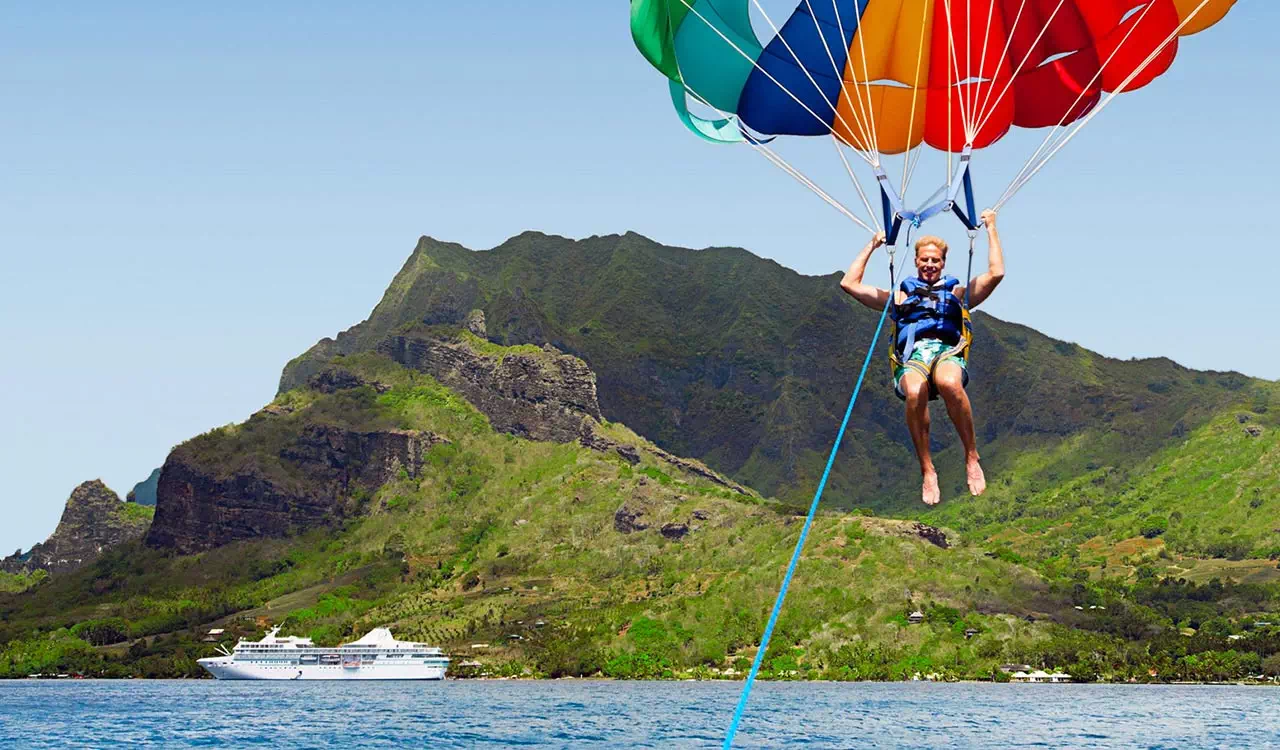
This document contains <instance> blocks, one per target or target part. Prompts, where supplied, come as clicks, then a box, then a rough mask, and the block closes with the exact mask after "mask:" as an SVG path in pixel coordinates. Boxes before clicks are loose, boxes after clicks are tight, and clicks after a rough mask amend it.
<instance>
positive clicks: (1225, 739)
mask: <svg viewBox="0 0 1280 750" xmlns="http://www.w3.org/2000/svg"><path fill="white" fill-rule="evenodd" d="M740 687H741V684H740V683H727V682H726V683H720V682H660V683H638V682H607V681H593V680H565V681H554V682H526V681H492V682H489V681H447V682H436V683H426V682H214V681H212V680H199V681H181V680H175V681H164V680H161V681H141V680H134V681H105V680H104V681H91V680H76V681H6V682H0V743H2V744H3V746H4V747H32V748H83V747H93V748H110V747H125V746H128V747H134V746H153V747H165V748H170V747H172V748H187V747H210V746H217V747H257V746H266V747H272V748H327V749H331V750H337V749H338V748H343V749H345V748H373V747H422V746H428V745H429V746H430V747H432V748H472V747H482V748H483V747H488V748H493V747H535V748H561V747H573V748H580V747H610V748H626V747H644V748H681V747H690V748H711V747H718V746H719V743H720V742H721V740H722V738H723V733H724V729H725V726H726V724H727V722H728V719H729V717H730V715H731V713H732V709H733V705H734V702H735V701H736V699H737V696H738V690H739V689H740ZM1277 709H1280V691H1277V690H1275V689H1273V688H1264V687H1227V686H1203V687H1200V686H1127V685H1126V686H1122V685H992V684H931V683H924V684H921V683H890V684H883V683H762V684H759V685H757V687H756V689H755V691H754V692H753V694H752V703H751V706H750V707H749V708H748V711H747V715H746V718H745V719H744V720H743V724H742V729H741V731H740V733H739V735H738V738H739V742H738V743H737V746H740V747H744V748H746V747H755V748H762V747H769V748H773V747H800V746H803V747H814V748H853V747H857V748H864V747H869V748H876V747H885V748H890V747H911V748H923V747H929V748H933V747H957V748H970V747H972V748H987V747H1072V748H1095V747H1105V748H1179V749H1180V750H1189V749H1192V748H1267V747H1277V748H1280V710H1277Z"/></svg>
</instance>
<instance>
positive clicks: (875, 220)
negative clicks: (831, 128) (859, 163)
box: [831, 135, 884, 229]
mask: <svg viewBox="0 0 1280 750" xmlns="http://www.w3.org/2000/svg"><path fill="white" fill-rule="evenodd" d="M831 142H832V143H833V144H835V147H836V154H838V155H839V156H840V163H841V164H844V171H846V172H848V173H849V180H850V181H852V182H853V187H854V189H856V190H857V191H858V197H859V198H861V199H862V205H864V206H866V208H867V215H868V216H870V217H871V223H873V224H875V225H876V228H877V229H884V227H882V226H880V217H879V216H877V215H876V210H875V209H874V208H872V207H871V201H869V200H867V194H866V191H864V190H863V189H862V181H861V180H859V179H858V175H857V174H856V173H855V172H854V171H853V167H852V166H850V165H849V160H848V159H846V158H844V149H843V148H842V147H841V145H840V139H839V138H836V137H835V136H834V135H833V136H831Z"/></svg>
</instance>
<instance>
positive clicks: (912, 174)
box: [902, 145, 950, 195]
mask: <svg viewBox="0 0 1280 750" xmlns="http://www.w3.org/2000/svg"><path fill="white" fill-rule="evenodd" d="M914 150H915V152H916V155H915V157H914V158H913V159H912V160H911V169H910V170H908V171H907V178H906V180H904V182H903V185H902V194H903V195H906V194H907V186H908V185H910V184H911V180H912V179H913V178H914V177H915V176H916V167H918V166H920V156H921V155H922V154H923V153H924V146H923V145H920V146H916V147H915V149H914ZM908 156H910V154H908ZM948 187H950V180H948Z"/></svg>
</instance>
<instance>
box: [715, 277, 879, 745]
mask: <svg viewBox="0 0 1280 750" xmlns="http://www.w3.org/2000/svg"><path fill="white" fill-rule="evenodd" d="M890 275H891V276H892V272H890ZM891 287H892V285H891ZM892 304H893V289H892V288H890V289H889V299H887V300H885V303H884V310H883V311H881V313H880V322H879V323H877V324H876V335H875V336H874V337H873V338H872V339H871V345H870V346H868V347H867V357H866V359H864V360H863V361H862V371H861V372H859V373H858V382H857V384H856V385H854V387H853V395H852V396H850V397H849V406H848V408H846V409H845V410H844V420H842V421H841V422H840V432H839V433H837V434H836V442H835V444H834V445H832V446H831V456H830V457H828V458H827V468H826V469H824V470H823V472H822V481H820V482H818V491H817V492H815V493H814V494H813V504H812V505H810V506H809V515H808V516H806V517H805V519H804V527H803V528H801V529H800V539H799V541H797V542H796V549H795V552H792V553H791V564H790V565H788V566H787V574H786V576H784V577H783V579H782V589H781V590H780V591H778V599H777V600H776V601H775V602H774V603H773V611H772V612H770V613H769V624H767V625H765V627H764V635H763V636H762V637H761V638H760V648H759V649H758V650H757V651H756V658H755V660H754V661H752V662H751V672H749V673H748V674H747V684H745V685H743V686H742V696H741V697H739V698H738V707H737V708H736V709H735V710H734V712H733V721H732V722H730V724H729V731H728V732H727V733H726V734H725V736H724V750H729V749H730V748H731V747H733V737H734V735H736V734H737V733H738V724H739V723H741V722H742V714H743V712H744V711H746V710H747V700H748V699H749V698H750V697H751V686H752V685H753V684H754V683H755V681H756V673H757V672H759V671H760V663H761V662H762V661H764V653H765V651H766V650H767V649H768V648H769V639H770V638H772V637H773V626H774V625H777V624H778V615H779V614H780V613H781V612H782V602H783V600H784V599H786V598H787V588H788V587H790V586H791V577H792V576H793V575H795V572H796V566H797V565H798V564H799V563H800V550H802V549H803V548H804V542H805V539H806V538H808V536H809V527H811V526H813V517H814V516H815V515H817V513H818V503H819V502H821V501H822V491H823V490H824V489H826V487H827V477H829V476H830V475H831V467H832V466H833V465H834V464H835V462H836V453H837V452H838V451H839V450H840V442H841V441H842V440H844V431H845V429H846V428H847V427H848V426H849V417H850V416H852V415H853V405H854V404H856V403H857V402H858V393H859V392H861V391H862V381H863V380H864V379H865V378H866V376H867V367H868V366H869V365H870V364H871V357H872V355H873V354H874V353H875V351H876V343H877V342H879V341H880V331H881V330H883V329H884V319H885V318H886V317H888V315H889V306H890V305H892Z"/></svg>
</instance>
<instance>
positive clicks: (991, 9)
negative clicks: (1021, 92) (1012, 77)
mask: <svg viewBox="0 0 1280 750" xmlns="http://www.w3.org/2000/svg"><path fill="white" fill-rule="evenodd" d="M995 10H996V4H995V3H994V2H993V3H990V4H988V5H987V30H986V32H985V33H984V34H983V36H982V55H981V56H980V57H979V58H978V81H979V84H981V81H982V74H983V73H984V72H986V64H987V45H988V44H989V43H990V42H991V18H992V14H994V13H995ZM998 75H1000V68H999V66H997V67H996V69H995V70H993V71H991V77H992V79H994V78H995V77H996V76H998ZM969 109H970V111H972V112H974V113H977V112H978V90H977V89H974V90H973V95H972V98H971V99H970V100H969ZM973 119H974V122H980V121H981V120H982V118H981V117H979V116H977V114H975V116H974V118H973ZM980 132H982V126H981V125H979V126H978V127H977V128H976V129H974V131H973V132H972V133H970V134H969V142H970V143H972V142H973V141H974V140H976V139H977V137H978V133H980Z"/></svg>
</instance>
